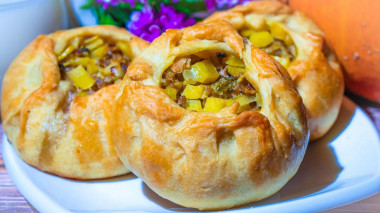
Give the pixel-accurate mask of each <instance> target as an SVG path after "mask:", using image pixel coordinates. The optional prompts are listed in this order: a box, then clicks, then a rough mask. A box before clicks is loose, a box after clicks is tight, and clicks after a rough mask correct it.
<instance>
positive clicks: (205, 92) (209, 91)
mask: <svg viewBox="0 0 380 213" xmlns="http://www.w3.org/2000/svg"><path fill="white" fill-rule="evenodd" d="M211 91H212V90H211V89H208V88H206V87H205V90H204V91H203V93H202V96H201V99H205V98H208V96H209V95H210V93H211Z"/></svg>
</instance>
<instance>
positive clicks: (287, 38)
mask: <svg viewBox="0 0 380 213" xmlns="http://www.w3.org/2000/svg"><path fill="white" fill-rule="evenodd" d="M284 42H285V44H286V45H287V46H290V45H292V44H294V42H293V39H292V37H291V36H290V35H289V34H288V35H286V37H285V40H284Z"/></svg>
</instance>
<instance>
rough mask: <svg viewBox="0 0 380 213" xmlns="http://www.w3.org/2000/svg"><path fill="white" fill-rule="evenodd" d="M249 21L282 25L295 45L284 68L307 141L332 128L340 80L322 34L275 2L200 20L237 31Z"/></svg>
mask: <svg viewBox="0 0 380 213" xmlns="http://www.w3.org/2000/svg"><path fill="white" fill-rule="evenodd" d="M250 18H254V19H256V20H257V19H266V20H276V21H278V22H280V23H282V25H283V27H284V28H285V29H286V30H287V31H288V32H289V34H290V36H291V37H292V39H293V41H294V42H295V44H296V47H297V51H298V55H297V57H296V58H295V60H294V62H293V63H292V64H291V66H290V67H289V68H288V72H289V74H290V75H291V77H292V79H293V81H294V83H295V85H296V87H297V89H298V92H299V93H300V95H301V97H302V99H303V102H304V104H305V107H306V110H307V115H308V122H309V128H310V140H315V139H318V138H320V137H322V136H323V135H324V134H326V133H327V131H328V130H329V129H330V128H331V126H332V125H333V124H334V122H335V120H336V118H337V116H338V113H339V109H340V105H341V103H342V98H343V90H344V80H343V74H342V71H341V68H340V66H339V62H338V61H337V59H336V57H335V55H334V54H333V53H332V52H331V51H329V52H328V53H325V54H324V53H323V52H322V51H323V50H324V48H326V47H324V42H325V41H324V34H323V32H322V31H321V30H320V29H319V27H318V26H317V25H316V24H315V23H314V22H313V21H312V20H311V19H310V18H308V17H307V16H306V15H304V14H303V13H301V12H298V11H293V10H292V9H291V8H289V7H288V6H286V5H285V4H283V3H281V2H279V1H253V2H250V3H249V4H247V5H244V6H236V7H234V8H232V9H231V10H228V11H223V12H217V13H214V14H213V15H212V16H210V17H209V18H207V19H206V20H204V22H212V21H219V20H226V21H229V22H231V23H232V24H233V26H234V27H235V28H236V29H237V30H239V29H240V28H242V27H243V26H244V25H246V23H247V22H249V20H250Z"/></svg>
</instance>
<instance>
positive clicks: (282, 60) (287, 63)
mask: <svg viewBox="0 0 380 213" xmlns="http://www.w3.org/2000/svg"><path fill="white" fill-rule="evenodd" d="M272 57H273V58H274V59H276V61H278V62H279V63H280V64H281V65H282V66H283V67H285V68H286V69H288V68H289V66H290V59H289V58H287V57H280V56H272Z"/></svg>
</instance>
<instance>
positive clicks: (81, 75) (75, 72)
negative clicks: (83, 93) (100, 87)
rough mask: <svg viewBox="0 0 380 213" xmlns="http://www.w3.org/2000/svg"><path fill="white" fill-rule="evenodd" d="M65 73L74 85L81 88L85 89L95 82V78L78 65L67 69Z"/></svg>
mask: <svg viewBox="0 0 380 213" xmlns="http://www.w3.org/2000/svg"><path fill="white" fill-rule="evenodd" d="M66 74H67V75H68V76H69V78H70V79H71V80H72V81H73V83H74V85H75V86H76V87H78V88H80V89H82V90H86V89H88V88H90V87H92V85H94V84H95V80H94V79H93V78H92V77H91V76H90V74H88V73H87V72H86V70H85V69H84V68H83V67H82V66H81V65H79V66H78V67H76V68H74V69H72V70H70V71H67V72H66Z"/></svg>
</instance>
